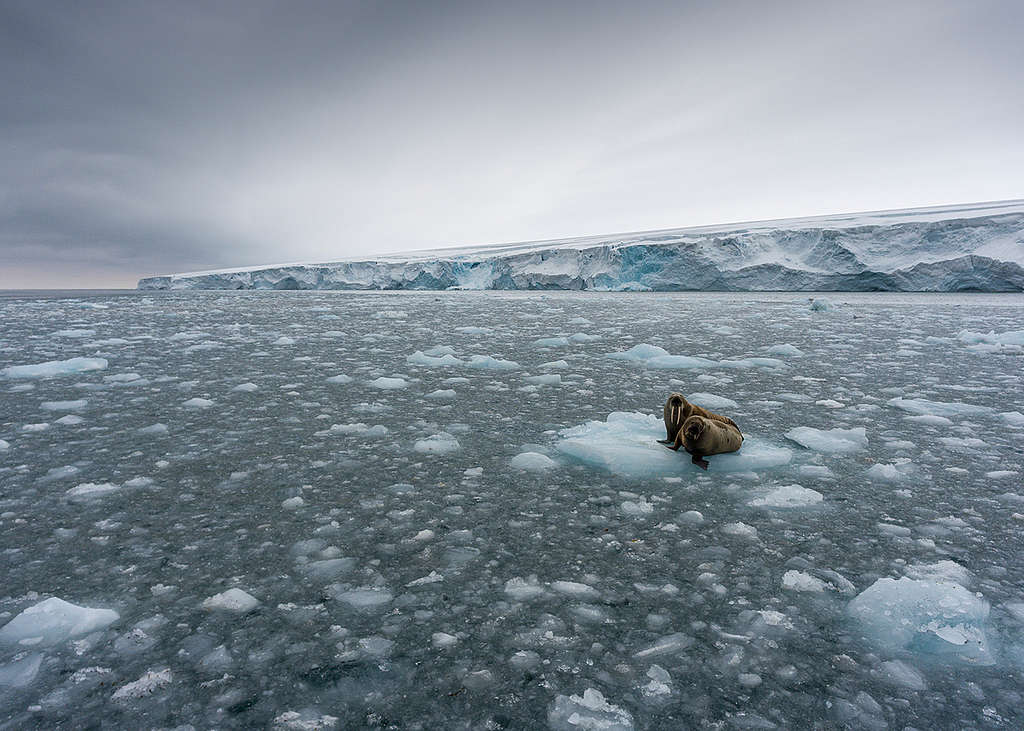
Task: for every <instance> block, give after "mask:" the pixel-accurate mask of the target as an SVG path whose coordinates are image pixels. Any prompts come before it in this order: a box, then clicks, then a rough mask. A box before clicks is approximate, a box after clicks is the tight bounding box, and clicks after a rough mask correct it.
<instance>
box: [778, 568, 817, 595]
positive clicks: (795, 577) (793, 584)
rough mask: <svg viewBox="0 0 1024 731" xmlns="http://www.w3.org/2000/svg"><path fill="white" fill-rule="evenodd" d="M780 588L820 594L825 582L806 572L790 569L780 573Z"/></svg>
mask: <svg viewBox="0 0 1024 731" xmlns="http://www.w3.org/2000/svg"><path fill="white" fill-rule="evenodd" d="M782 588H783V589H789V590H791V591H806V592H813V593H818V594H820V593H822V592H824V591H825V589H826V588H827V584H825V582H824V581H822V580H821V579H819V578H817V577H814V576H811V575H810V574H808V573H804V572H803V571H795V570H792V569H791V570H789V571H787V572H786V573H784V574H783V575H782Z"/></svg>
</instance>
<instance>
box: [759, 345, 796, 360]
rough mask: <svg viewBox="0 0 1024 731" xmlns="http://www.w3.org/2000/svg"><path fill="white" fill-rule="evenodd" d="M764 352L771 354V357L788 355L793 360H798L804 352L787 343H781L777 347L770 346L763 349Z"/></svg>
mask: <svg viewBox="0 0 1024 731" xmlns="http://www.w3.org/2000/svg"><path fill="white" fill-rule="evenodd" d="M764 350H765V351H766V352H768V353H771V354H772V355H789V356H792V357H794V358H799V357H801V356H802V355H803V354H804V351H802V350H800V348H798V347H796V346H795V345H791V344H789V343H781V344H779V345H770V346H768V347H767V348H765V349H764Z"/></svg>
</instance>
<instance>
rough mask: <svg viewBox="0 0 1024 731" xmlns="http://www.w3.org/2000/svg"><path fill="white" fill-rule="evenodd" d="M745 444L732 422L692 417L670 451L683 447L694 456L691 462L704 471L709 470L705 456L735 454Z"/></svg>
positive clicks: (681, 430)
mask: <svg viewBox="0 0 1024 731" xmlns="http://www.w3.org/2000/svg"><path fill="white" fill-rule="evenodd" d="M742 444H743V435H742V434H741V433H740V430H739V428H738V427H737V426H736V425H735V424H733V423H732V422H731V421H730V422H729V423H728V424H726V423H725V422H723V421H718V420H716V419H708V418H707V417H704V416H691V417H690V418H689V419H687V420H686V421H685V422H683V427H682V429H680V430H679V433H678V434H676V439H675V441H674V442H673V443H672V446H671V447H669V449H674V450H675V451H677V452H678V451H679V447H680V446H682V447H684V448H685V449H686V451H687V452H689V453H690V454H691V455H693V457H692V459H691V460H690V461H691V462H693V463H694V464H695V465H697V466H698V467H700V468H701V469H703V470H706V469H707V468H708V461H707V460H706V459H704V457H705V456H710V455H712V454H722V453H724V452H735V451H737V450H739V448H740V446H741V445H742Z"/></svg>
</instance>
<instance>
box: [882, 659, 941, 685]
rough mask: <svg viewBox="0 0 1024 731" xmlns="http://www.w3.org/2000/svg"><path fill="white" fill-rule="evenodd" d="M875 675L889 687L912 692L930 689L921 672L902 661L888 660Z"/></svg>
mask: <svg viewBox="0 0 1024 731" xmlns="http://www.w3.org/2000/svg"><path fill="white" fill-rule="evenodd" d="M874 675H875V676H876V677H878V678H879V679H880V680H882V681H884V682H886V683H888V684H889V685H895V686H899V687H901V688H910V689H911V690H927V689H928V683H927V682H925V679H924V676H923V675H922V674H921V673H920V671H918V670H917V669H916V668H914V667H913V666H911V665H908V664H907V663H905V662H902V661H901V660H888V661H886V662H883V663H881V664H880V665H879V666H878V669H877V671H875V673H874Z"/></svg>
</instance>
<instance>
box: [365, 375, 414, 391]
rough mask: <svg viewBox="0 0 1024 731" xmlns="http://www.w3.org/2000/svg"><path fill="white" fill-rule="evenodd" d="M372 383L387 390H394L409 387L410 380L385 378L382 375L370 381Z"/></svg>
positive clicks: (375, 386)
mask: <svg viewBox="0 0 1024 731" xmlns="http://www.w3.org/2000/svg"><path fill="white" fill-rule="evenodd" d="M370 385H371V386H373V387H374V388H380V389H382V390H385V391H393V390H395V389H399V388H408V386H409V382H408V381H407V380H405V379H404V378H385V377H384V376H381V377H380V378H375V379H373V380H372V381H370Z"/></svg>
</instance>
